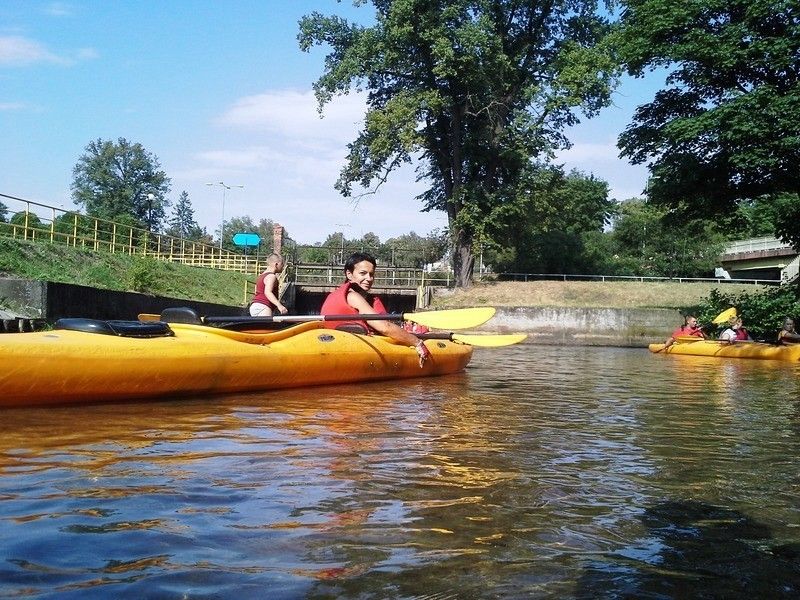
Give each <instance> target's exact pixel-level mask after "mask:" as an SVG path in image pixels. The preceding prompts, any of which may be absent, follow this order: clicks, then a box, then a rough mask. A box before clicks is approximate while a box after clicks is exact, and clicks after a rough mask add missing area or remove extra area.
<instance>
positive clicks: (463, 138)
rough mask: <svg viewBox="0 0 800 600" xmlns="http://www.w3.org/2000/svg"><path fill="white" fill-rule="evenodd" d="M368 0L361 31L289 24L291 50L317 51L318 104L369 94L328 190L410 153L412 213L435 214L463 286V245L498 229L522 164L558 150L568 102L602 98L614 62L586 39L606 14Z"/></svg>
mask: <svg viewBox="0 0 800 600" xmlns="http://www.w3.org/2000/svg"><path fill="white" fill-rule="evenodd" d="M362 3H363V2H357V4H362ZM372 4H373V5H374V7H375V20H374V24H373V25H370V26H362V25H358V24H353V23H349V22H347V21H346V20H344V19H342V18H339V17H336V16H323V15H321V14H319V13H313V14H311V15H309V16H307V17H305V18H303V19H302V20H301V22H300V34H299V36H298V38H299V41H300V46H301V48H303V49H304V50H308V49H310V48H311V47H312V46H313V45H315V44H326V45H328V46H329V47H330V53H329V54H328V56H327V58H326V61H325V69H324V73H323V74H322V76H321V77H320V78H319V80H318V81H317V82H316V83H315V91H316V94H317V98H318V100H319V102H320V105H321V106H322V105H324V104H325V103H327V102H328V101H330V100H331V99H332V98H333V97H334V96H335V95H338V94H346V93H348V92H350V91H351V90H353V89H365V90H367V92H368V96H367V112H366V117H365V121H364V126H363V129H362V130H361V132H360V133H359V135H358V137H357V138H356V139H355V140H354V141H353V142H352V143H351V144H350V145H349V154H348V157H347V162H346V165H345V167H344V169H343V170H342V172H341V176H340V178H339V181H338V182H337V189H339V191H340V192H341V193H342V194H344V195H346V196H349V195H351V194H353V187H354V185H358V186H360V187H362V188H364V189H370V187H371V186H373V185H376V184H377V185H380V183H382V182H383V181H385V179H386V177H387V176H388V174H389V172H390V171H392V170H393V169H395V168H396V167H398V166H400V165H402V164H404V163H411V162H412V160H417V159H418V162H417V174H418V177H419V179H421V180H424V181H426V182H427V183H428V184H429V188H428V189H427V191H426V192H424V193H423V194H422V195H421V196H420V199H421V200H422V202H423V206H424V208H423V209H424V210H443V211H445V212H446V213H447V216H448V224H449V229H450V235H451V243H452V245H453V248H454V252H453V261H454V268H455V271H456V282H457V285H460V286H467V285H469V283H470V280H471V276H472V270H473V265H474V257H473V243H474V240H475V239H476V237H481V236H491V235H498V232H499V231H500V230H502V228H503V227H504V226H505V225H506V224H507V222H508V213H509V211H508V209H507V207H508V205H511V204H514V203H515V202H517V201H518V200H519V199H520V193H521V192H522V190H523V189H524V187H525V185H524V182H525V180H526V178H527V177H528V173H529V171H530V169H531V168H532V167H533V160H532V159H535V158H537V157H546V156H548V155H549V154H550V153H551V152H552V151H553V150H555V149H558V148H564V147H566V146H568V145H569V143H568V141H567V139H566V138H565V136H564V134H563V132H564V129H565V128H566V127H568V126H570V125H572V124H574V123H576V122H577V121H578V114H577V113H576V110H575V109H576V108H580V109H581V110H582V111H583V112H584V113H585V114H587V115H591V114H594V113H595V112H596V111H598V110H599V109H600V108H602V107H603V106H604V105H605V104H606V103H607V102H608V99H609V94H610V87H611V81H612V75H611V72H612V71H613V63H612V61H611V60H610V59H609V57H608V56H607V55H606V54H604V53H603V52H602V51H601V50H600V49H599V47H598V45H597V43H598V41H599V40H600V39H601V38H603V36H604V35H605V34H606V33H607V30H608V28H609V25H608V22H607V20H606V19H605V18H603V17H601V16H599V15H598V2H597V0H584V1H578V0H526V1H521V0H438V1H436V2H431V1H430V0H373V2H372ZM511 212H513V211H511Z"/></svg>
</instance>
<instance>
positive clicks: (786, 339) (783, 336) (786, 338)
mask: <svg viewBox="0 0 800 600" xmlns="http://www.w3.org/2000/svg"><path fill="white" fill-rule="evenodd" d="M778 344H786V345H789V344H800V334H798V333H797V332H796V331H795V330H794V319H793V318H791V317H786V318H785V319H784V320H783V329H781V330H780V331H779V332H778Z"/></svg>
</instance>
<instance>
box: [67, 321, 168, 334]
mask: <svg viewBox="0 0 800 600" xmlns="http://www.w3.org/2000/svg"><path fill="white" fill-rule="evenodd" d="M53 328H54V329H65V330H67V331H82V332H84V333H100V334H103V335H116V336H120V337H134V338H151V337H169V336H173V335H175V333H174V332H173V331H172V329H170V328H169V325H167V324H166V323H164V322H162V321H146V322H142V321H101V320H100V319H76V318H68V319H59V320H58V321H56V322H55V325H53Z"/></svg>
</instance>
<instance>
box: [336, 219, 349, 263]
mask: <svg viewBox="0 0 800 600" xmlns="http://www.w3.org/2000/svg"><path fill="white" fill-rule="evenodd" d="M335 225H336V226H337V227H341V228H342V254H341V257H340V260H341V262H342V264H344V228H345V227H350V223H335Z"/></svg>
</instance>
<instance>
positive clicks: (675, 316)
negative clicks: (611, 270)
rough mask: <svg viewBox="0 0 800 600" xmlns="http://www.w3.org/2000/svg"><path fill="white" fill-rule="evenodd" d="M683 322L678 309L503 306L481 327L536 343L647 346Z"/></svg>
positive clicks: (663, 337)
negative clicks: (516, 334)
mask: <svg viewBox="0 0 800 600" xmlns="http://www.w3.org/2000/svg"><path fill="white" fill-rule="evenodd" d="M680 322H681V315H680V312H679V311H678V310H676V309H659V308H564V307H499V308H498V309H497V313H496V314H495V316H494V318H493V319H492V320H491V321H489V322H488V323H486V324H485V325H483V326H481V327H480V328H479V330H480V331H486V332H489V331H491V332H495V333H511V332H518V333H527V334H528V340H527V342H528V343H532V344H551V345H553V344H557V345H564V344H573V345H582V346H630V347H646V346H647V345H648V344H651V343H654V342H663V341H664V340H665V339H666V338H667V336H669V333H670V332H671V331H672V330H673V329H675V327H677V326H678V325H679V324H680Z"/></svg>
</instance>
